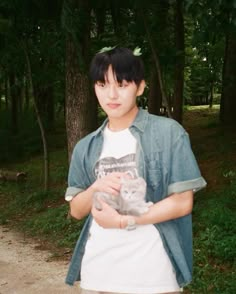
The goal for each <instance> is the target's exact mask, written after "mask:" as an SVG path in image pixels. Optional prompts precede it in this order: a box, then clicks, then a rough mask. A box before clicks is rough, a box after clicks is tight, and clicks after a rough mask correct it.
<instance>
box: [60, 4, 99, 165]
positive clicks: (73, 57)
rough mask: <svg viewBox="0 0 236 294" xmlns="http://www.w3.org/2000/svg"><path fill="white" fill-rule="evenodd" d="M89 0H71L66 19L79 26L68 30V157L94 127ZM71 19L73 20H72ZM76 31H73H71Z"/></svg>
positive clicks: (94, 105)
mask: <svg viewBox="0 0 236 294" xmlns="http://www.w3.org/2000/svg"><path fill="white" fill-rule="evenodd" d="M88 4H89V3H88V1H85V0H67V1H66V3H65V7H64V22H66V21H67V20H68V18H70V19H75V21H77V23H76V24H77V25H76V26H73V27H71V28H70V30H68V28H67V23H65V29H67V38H66V94H65V96H66V100H65V103H66V132H67V146H68V159H69V162H70V159H71V154H72V151H73V148H74V146H75V144H76V143H77V142H78V140H80V139H81V138H82V137H84V136H85V135H87V134H88V133H89V132H91V130H92V129H93V128H94V117H96V113H95V111H96V102H95V101H96V100H95V99H93V98H94V96H93V95H90V88H89V80H88V76H87V74H86V73H85V72H87V71H88V56H89V46H88V45H89V36H90V7H89V6H88ZM70 22H71V20H70ZM72 31H73V34H72V33H71V32H72Z"/></svg>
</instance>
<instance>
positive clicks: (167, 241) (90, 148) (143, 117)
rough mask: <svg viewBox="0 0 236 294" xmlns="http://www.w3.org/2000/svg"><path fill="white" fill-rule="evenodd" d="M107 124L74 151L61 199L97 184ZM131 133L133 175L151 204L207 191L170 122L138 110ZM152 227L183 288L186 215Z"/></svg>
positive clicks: (187, 274) (79, 252)
mask: <svg viewBox="0 0 236 294" xmlns="http://www.w3.org/2000/svg"><path fill="white" fill-rule="evenodd" d="M106 123H107V121H105V122H104V123H103V125H102V126H101V127H100V128H99V129H97V130H96V131H95V132H93V133H91V134H89V135H88V136H86V137H85V138H83V139H82V140H80V141H79V143H77V145H76V146H75V148H74V151H73V154H72V159H71V164H70V169H69V176H68V188H67V190H66V194H65V197H66V199H67V198H69V197H70V196H75V195H76V194H78V193H79V192H81V191H83V190H85V189H86V188H88V187H89V186H90V185H91V184H92V183H93V182H94V181H95V180H96V177H95V173H94V167H95V164H96V162H97V160H98V159H99V156H100V154H101V151H102V145H103V130H104V127H105V125H106ZM130 131H131V133H132V134H133V136H134V137H135V138H136V139H137V142H138V144H137V146H138V147H137V158H138V159H137V160H138V170H139V175H140V176H142V177H143V178H144V179H145V180H146V182H147V195H146V200H147V201H152V202H154V203H156V202H158V201H160V200H162V199H164V198H166V197H168V196H169V195H171V194H173V193H180V192H184V191H187V190H193V191H194V192H196V191H198V190H199V189H201V188H203V187H204V186H205V185H206V182H205V180H204V179H203V178H202V176H201V174H200V171H199V168H198V165H197V162H196V160H195V157H194V155H193V153H192V150H191V147H190V142H189V137H188V134H187V133H186V131H185V130H184V129H183V128H182V126H181V125H179V124H178V123H177V122H176V121H175V120H172V119H169V118H164V117H159V116H155V115H151V114H149V113H148V112H147V111H145V110H142V109H140V110H139V112H138V114H137V116H136V118H135V120H134V122H133V123H132V125H131V126H130ZM91 219H92V217H91V215H89V216H88V218H87V220H86V222H85V224H84V227H83V230H82V232H81V234H80V237H79V240H78V241H77V244H76V247H75V249H74V253H73V256H72V259H71V263H70V267H69V271H68V274H67V277H66V283H67V284H69V285H73V283H74V282H75V281H77V280H80V268H81V260H82V257H83V254H84V250H85V245H86V241H87V238H88V233H89V227H90V223H91ZM154 225H155V227H156V229H157V230H158V231H159V233H160V235H161V238H162V241H163V244H164V247H165V249H166V251H167V254H168V256H169V258H170V260H171V262H172V264H173V267H174V269H175V271H176V278H177V281H178V283H179V285H180V287H183V286H184V285H186V284H188V283H189V282H190V281H191V279H192V217H191V214H189V215H187V216H184V217H181V218H178V219H174V220H171V221H166V222H163V223H158V224H154ZM147 241H148V240H147ZM104 242H106V241H105V240H104ZM157 266H159V265H157Z"/></svg>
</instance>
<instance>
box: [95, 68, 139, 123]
mask: <svg viewBox="0 0 236 294" xmlns="http://www.w3.org/2000/svg"><path fill="white" fill-rule="evenodd" d="M144 87H145V83H144V81H142V82H141V83H140V85H139V86H137V85H136V84H135V83H134V82H127V81H125V80H123V81H122V83H118V82H117V80H116V77H115V76H114V74H113V71H112V67H111V66H109V68H108V71H107V75H106V78H105V83H103V82H97V83H96V84H95V86H94V88H95V93H96V96H97V98H98V101H99V104H100V106H101V107H102V109H103V110H104V111H105V112H106V114H107V116H108V119H109V122H110V123H111V124H112V123H114V124H115V123H116V122H117V121H119V123H120V124H122V123H123V124H129V123H131V122H132V121H133V119H134V118H135V116H136V114H137V112H138V107H137V105H136V97H137V96H140V95H141V94H142V93H143V91H144ZM124 127H125V126H124ZM126 127H128V126H126Z"/></svg>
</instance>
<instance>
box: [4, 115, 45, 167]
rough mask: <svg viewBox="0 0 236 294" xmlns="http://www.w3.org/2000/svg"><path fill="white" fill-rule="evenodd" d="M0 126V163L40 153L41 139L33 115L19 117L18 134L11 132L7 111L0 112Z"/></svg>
mask: <svg viewBox="0 0 236 294" xmlns="http://www.w3.org/2000/svg"><path fill="white" fill-rule="evenodd" d="M0 126H1V127H0V142H1V144H0V162H11V161H15V160H17V159H19V158H21V159H22V158H25V157H27V156H30V155H35V154H37V153H39V152H41V150H42V143H41V137H40V132H39V128H38V125H37V122H36V119H35V116H34V113H32V112H24V113H22V114H21V115H20V117H19V132H18V134H12V132H11V124H10V114H9V112H7V111H2V112H0Z"/></svg>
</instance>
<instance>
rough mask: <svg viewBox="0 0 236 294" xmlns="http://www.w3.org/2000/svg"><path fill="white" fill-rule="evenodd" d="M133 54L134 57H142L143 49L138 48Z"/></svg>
mask: <svg viewBox="0 0 236 294" xmlns="http://www.w3.org/2000/svg"><path fill="white" fill-rule="evenodd" d="M133 54H134V56H140V55H142V52H141V48H140V47H136V48H135V49H134V51H133Z"/></svg>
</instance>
